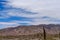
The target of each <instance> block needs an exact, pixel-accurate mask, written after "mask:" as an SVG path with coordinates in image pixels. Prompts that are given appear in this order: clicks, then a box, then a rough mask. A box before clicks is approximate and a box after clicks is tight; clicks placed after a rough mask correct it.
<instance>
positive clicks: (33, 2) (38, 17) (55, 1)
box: [2, 0, 60, 26]
mask: <svg viewBox="0 0 60 40" xmlns="http://www.w3.org/2000/svg"><path fill="white" fill-rule="evenodd" d="M8 1H9V2H8V3H7V5H9V6H12V7H13V8H18V9H9V10H6V11H7V15H3V16H4V17H5V16H7V17H11V16H18V17H27V18H33V19H32V20H33V22H30V21H11V23H2V24H3V25H5V24H6V25H8V26H9V25H13V24H14V25H15V24H16V25H18V23H28V24H30V25H37V24H50V23H52V24H55V23H56V24H60V23H59V21H58V20H60V0H8ZM19 8H22V9H24V10H25V9H26V10H28V11H32V13H36V14H26V13H23V12H20V11H21V10H19ZM28 11H26V12H28ZM44 16H47V17H50V18H47V19H42V17H44ZM53 19H54V20H53ZM55 21H56V22H55Z"/></svg>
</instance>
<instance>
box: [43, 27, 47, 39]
mask: <svg viewBox="0 0 60 40" xmlns="http://www.w3.org/2000/svg"><path fill="white" fill-rule="evenodd" d="M43 36H44V40H46V31H45V27H44V26H43Z"/></svg>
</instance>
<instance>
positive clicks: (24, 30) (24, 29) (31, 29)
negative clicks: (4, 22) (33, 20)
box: [0, 24, 60, 36]
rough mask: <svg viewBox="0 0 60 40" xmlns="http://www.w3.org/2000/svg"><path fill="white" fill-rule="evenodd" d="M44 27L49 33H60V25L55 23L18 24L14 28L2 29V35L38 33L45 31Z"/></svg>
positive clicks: (0, 32)
mask: <svg viewBox="0 0 60 40" xmlns="http://www.w3.org/2000/svg"><path fill="white" fill-rule="evenodd" d="M43 27H44V28H45V31H46V33H47V34H59V32H60V25H58V24H57V25H54V24H49V25H45V24H41V25H31V26H17V27H12V28H5V29H0V36H18V35H31V34H36V33H43Z"/></svg>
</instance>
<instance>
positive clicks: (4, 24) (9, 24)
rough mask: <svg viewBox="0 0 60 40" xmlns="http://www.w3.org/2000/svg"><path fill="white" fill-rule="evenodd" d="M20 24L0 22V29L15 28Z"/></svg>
mask: <svg viewBox="0 0 60 40" xmlns="http://www.w3.org/2000/svg"><path fill="white" fill-rule="evenodd" d="M18 25H20V24H18V23H13V22H0V28H7V27H16V26H18Z"/></svg>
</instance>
